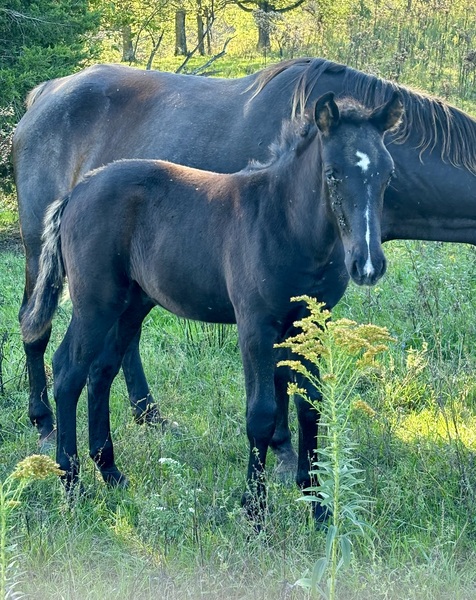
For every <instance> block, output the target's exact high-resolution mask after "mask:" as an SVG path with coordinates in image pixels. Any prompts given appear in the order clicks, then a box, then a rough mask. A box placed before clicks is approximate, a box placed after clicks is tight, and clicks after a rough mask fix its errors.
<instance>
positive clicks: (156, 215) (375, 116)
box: [22, 92, 403, 512]
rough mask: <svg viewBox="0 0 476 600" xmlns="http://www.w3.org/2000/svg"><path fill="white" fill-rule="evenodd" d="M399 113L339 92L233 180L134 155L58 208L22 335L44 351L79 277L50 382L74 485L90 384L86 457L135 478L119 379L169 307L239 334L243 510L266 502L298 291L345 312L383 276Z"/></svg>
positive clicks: (305, 428) (304, 451) (301, 469)
mask: <svg viewBox="0 0 476 600" xmlns="http://www.w3.org/2000/svg"><path fill="white" fill-rule="evenodd" d="M402 111H403V106H402V101H401V97H400V94H399V93H398V92H395V93H394V94H393V96H392V98H391V99H390V100H389V101H388V102H387V103H386V104H385V105H383V106H382V107H380V108H377V109H374V110H368V109H366V108H364V107H363V106H362V105H360V104H358V103H357V102H355V101H353V100H350V99H343V100H337V101H336V100H335V98H334V94H333V93H328V94H325V95H323V96H322V97H321V98H319V99H318V101H317V102H316V105H315V108H314V110H313V111H311V112H310V114H308V115H306V116H305V118H303V119H295V120H292V121H290V122H287V123H286V124H285V126H284V127H283V130H282V133H281V137H280V138H279V140H278V142H277V143H276V144H275V145H274V146H273V148H272V154H273V158H272V160H271V161H270V162H269V163H267V164H264V165H263V164H258V163H252V164H250V165H249V166H248V167H247V168H245V169H244V170H242V171H240V172H238V173H235V174H230V175H223V174H217V173H211V172H205V171H200V170H196V169H192V168H188V167H184V166H179V165H176V164H173V163H169V162H163V161H156V160H123V161H118V162H115V163H112V164H110V165H108V166H106V167H104V168H101V169H98V170H95V171H93V172H91V173H90V174H89V175H87V176H86V177H85V179H84V180H83V181H82V182H81V183H79V184H78V185H77V186H76V187H75V188H74V190H73V191H72V192H71V194H70V195H69V196H66V197H65V198H64V199H62V200H60V201H58V202H57V203H55V204H54V205H53V206H52V207H51V209H50V210H49V212H48V214H47V219H46V225H45V231H44V246H43V250H42V253H41V258H40V273H39V278H38V281H37V284H36V286H35V289H34V292H33V295H32V298H31V300H30V302H29V303H28V305H27V308H26V310H25V312H24V314H23V318H22V332H23V336H24V339H25V340H26V341H27V342H34V341H35V340H36V339H38V338H39V337H41V335H42V334H43V333H44V331H45V330H46V329H47V328H48V327H49V326H50V323H51V319H52V317H53V313H54V310H55V308H56V306H57V303H58V298H59V295H60V292H61V288H62V286H63V282H64V278H65V276H67V277H68V283H69V291H70V296H71V301H72V305H73V314H72V319H71V323H70V325H69V327H68V330H67V332H66V335H65V337H64V339H63V341H62V343H61V345H60V346H59V348H58V350H57V351H56V353H55V356H54V360H53V375H54V393H55V399H56V404H57V419H58V435H57V460H58V463H59V465H60V467H61V468H62V469H63V470H64V471H65V473H66V475H65V480H66V483H67V485H68V486H69V485H71V484H72V483H74V482H76V480H77V478H78V473H79V462H78V455H77V441H76V406H77V401H78V398H79V395H80V393H81V390H82V389H83V387H84V386H85V384H86V381H87V382H88V411H89V445H90V455H91V457H92V458H93V459H94V461H95V463H96V465H97V466H98V468H99V470H100V472H101V474H102V476H103V478H104V480H105V481H106V482H108V483H110V484H112V485H124V484H125V483H126V478H125V476H124V475H123V474H122V473H121V471H119V469H118V468H117V467H116V464H115V462H114V453H113V444H112V440H111V433H110V424H109V392H110V386H111V383H112V381H113V379H114V377H115V375H116V374H117V372H118V370H119V368H120V365H121V361H122V358H123V356H124V353H125V351H126V349H127V347H128V345H129V343H130V341H131V340H132V339H133V338H134V336H135V335H136V334H137V331H138V330H139V328H140V326H141V323H142V321H143V319H144V318H145V316H146V315H147V314H148V312H149V311H150V310H151V309H152V307H153V306H154V305H160V306H162V307H164V308H166V309H167V310H169V311H171V312H172V313H175V314H176V315H179V316H181V317H185V318H190V319H196V320H200V321H207V322H216V323H236V324H237V326H238V335H239V344H240V350H241V355H242V360H243V368H244V374H245V385H246V398H247V409H246V420H247V435H248V440H249V446H250V452H249V464H248V473H247V481H248V487H247V492H245V495H244V504H245V505H246V506H247V508H248V510H249V512H253V510H254V509H253V507H255V506H256V504H255V499H254V498H253V495H254V494H252V493H251V492H252V491H254V490H256V489H257V497H258V499H259V502H258V506H260V504H261V503H262V501H263V497H264V494H263V493H262V492H263V477H262V475H263V470H264V466H265V461H266V453H267V449H268V447H269V446H270V444H271V443H272V439H273V434H274V432H275V427H276V422H277V419H278V416H279V415H278V411H279V404H278V403H277V402H276V395H277V393H278V388H279V387H280V386H281V385H282V383H283V380H284V379H286V377H287V376H286V377H284V379H283V377H282V375H278V373H279V372H280V370H278V371H276V362H277V352H276V350H275V349H274V344H275V343H277V342H280V341H282V340H283V339H284V338H285V337H286V336H288V335H289V334H290V333H291V332H292V331H293V322H294V321H295V320H296V319H297V318H299V316H300V315H301V314H302V312H303V310H304V306H299V307H296V305H295V304H294V303H291V302H290V298H291V297H292V296H296V295H300V294H308V295H314V296H316V297H317V298H319V300H321V301H324V302H326V303H328V305H330V306H333V305H335V303H336V302H337V301H338V300H339V299H340V297H341V296H342V294H343V293H344V291H345V288H346V286H347V284H348V281H349V277H350V278H352V279H353V280H354V281H355V282H356V283H357V284H359V285H364V284H365V285H372V284H374V283H375V282H376V281H377V280H378V279H379V278H380V277H381V276H382V275H383V274H384V272H385V268H386V264H385V257H384V254H383V251H382V247H381V231H380V219H381V214H382V206H383V197H384V192H385V189H386V187H387V185H388V184H389V182H390V180H391V177H392V174H393V168H394V165H393V160H392V158H391V156H390V154H389V152H388V150H387V149H386V147H385V145H384V142H383V136H384V133H385V131H387V130H389V129H391V128H393V127H394V126H395V125H396V124H397V123H398V122H399V121H400V118H401V115H402ZM105 215H108V217H107V218H105ZM111 219H112V220H113V222H114V223H115V226H114V227H111V226H110V220H111ZM300 385H302V387H308V386H306V383H305V382H300ZM309 394H310V395H311V396H312V397H314V398H315V397H316V395H317V391H316V390H309ZM297 408H298V419H299V425H300V444H299V446H300V447H299V454H298V475H297V482H298V484H299V485H302V486H307V485H309V483H310V481H309V461H310V460H311V459H312V457H313V454H314V452H315V444H316V434H317V420H318V415H317V413H316V412H315V411H314V410H313V409H312V408H311V407H310V405H309V404H308V403H307V402H305V401H303V400H302V399H298V400H297Z"/></svg>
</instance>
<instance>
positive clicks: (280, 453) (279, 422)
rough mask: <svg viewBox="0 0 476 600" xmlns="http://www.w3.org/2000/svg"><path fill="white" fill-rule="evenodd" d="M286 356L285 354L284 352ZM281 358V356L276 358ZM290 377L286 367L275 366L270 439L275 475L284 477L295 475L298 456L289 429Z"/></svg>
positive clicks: (293, 476) (289, 371)
mask: <svg viewBox="0 0 476 600" xmlns="http://www.w3.org/2000/svg"><path fill="white" fill-rule="evenodd" d="M286 356H287V354H286ZM278 360H281V357H279V358H278ZM291 379H292V374H291V370H290V369H289V368H288V367H277V368H276V370H275V374H274V384H275V391H276V407H277V415H276V428H275V430H274V434H273V437H272V439H271V443H270V446H271V449H272V450H273V452H274V453H275V455H276V459H277V461H278V466H277V468H276V473H277V475H278V476H279V477H280V478H282V479H283V480H284V479H286V480H287V479H288V478H292V479H294V478H295V477H296V471H297V462H298V457H297V454H296V452H295V450H294V448H293V446H292V443H291V431H290V430H289V394H288V383H289V382H290V381H291Z"/></svg>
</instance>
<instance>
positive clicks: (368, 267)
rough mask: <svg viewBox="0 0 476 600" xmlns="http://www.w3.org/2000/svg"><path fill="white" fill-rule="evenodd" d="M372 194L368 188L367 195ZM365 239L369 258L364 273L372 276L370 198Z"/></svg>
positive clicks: (366, 214) (366, 215) (366, 210)
mask: <svg viewBox="0 0 476 600" xmlns="http://www.w3.org/2000/svg"><path fill="white" fill-rule="evenodd" d="M369 195H370V189H369V188H367V196H369ZM365 241H366V242H367V260H366V262H365V265H364V275H365V276H366V277H371V276H372V275H373V274H374V266H373V264H372V259H371V258H370V198H369V199H368V200H367V207H366V209H365Z"/></svg>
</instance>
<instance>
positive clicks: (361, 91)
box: [253, 58, 476, 175]
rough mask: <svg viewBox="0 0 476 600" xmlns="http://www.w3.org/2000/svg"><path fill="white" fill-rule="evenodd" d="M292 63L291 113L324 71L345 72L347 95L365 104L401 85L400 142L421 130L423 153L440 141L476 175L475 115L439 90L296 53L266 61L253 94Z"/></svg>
mask: <svg viewBox="0 0 476 600" xmlns="http://www.w3.org/2000/svg"><path fill="white" fill-rule="evenodd" d="M291 68H293V69H294V70H295V71H296V74H295V75H294V81H293V83H294V86H295V87H294V94H293V99H292V114H293V115H303V113H304V111H305V107H306V105H307V102H308V100H309V97H310V96H311V94H312V92H313V90H314V87H315V86H316V85H317V84H318V81H319V78H320V77H321V76H322V75H323V74H324V73H334V74H342V77H343V85H342V87H343V95H345V96H347V95H348V96H352V97H354V98H356V99H357V100H358V101H359V102H361V103H362V104H363V105H365V106H373V107H377V106H380V105H381V104H384V103H385V102H387V101H388V100H389V99H390V98H391V96H392V94H393V92H394V91H395V90H398V91H399V92H400V94H401V95H402V100H403V105H404V108H405V115H404V118H403V120H402V123H401V125H400V127H399V128H398V130H397V131H396V132H395V133H394V137H393V141H394V142H395V143H399V144H402V143H404V142H405V141H406V140H407V139H408V137H409V135H410V133H411V132H412V133H415V132H419V133H420V138H419V140H418V145H417V148H419V149H420V158H421V155H422V154H423V153H424V152H425V151H426V150H430V151H432V150H434V149H435V148H436V146H437V145H439V146H440V148H441V150H440V154H441V158H442V160H444V161H448V162H449V163H451V164H452V165H454V166H456V167H465V168H466V169H468V170H469V171H471V172H472V173H473V174H475V175H476V152H475V151H474V148H476V121H475V120H474V119H473V118H471V117H470V116H468V115H467V114H465V113H464V112H463V111H461V110H459V109H458V108H456V107H454V106H452V105H450V104H448V103H447V102H444V101H443V100H441V99H440V98H437V97H435V96H431V95H429V94H424V93H421V92H417V91H415V90H412V89H411V88H408V87H405V86H403V85H399V84H397V83H394V82H392V81H388V80H386V79H382V78H380V77H375V76H374V75H368V74H366V73H363V72H362V71H357V70H356V69H353V68H352V67H348V66H346V65H342V64H339V63H335V62H332V61H330V60H326V59H323V58H297V59H292V60H287V61H283V62H281V63H278V64H276V65H272V66H270V67H268V68H267V69H265V70H264V71H262V72H261V73H260V75H259V76H258V78H257V79H256V81H255V83H254V84H253V88H254V95H253V97H254V96H256V95H257V94H259V93H260V91H261V90H262V89H263V88H264V87H265V86H266V85H267V84H268V83H269V82H270V81H272V80H273V79H274V78H275V77H276V76H277V75H279V74H280V73H283V72H284V71H288V69H291Z"/></svg>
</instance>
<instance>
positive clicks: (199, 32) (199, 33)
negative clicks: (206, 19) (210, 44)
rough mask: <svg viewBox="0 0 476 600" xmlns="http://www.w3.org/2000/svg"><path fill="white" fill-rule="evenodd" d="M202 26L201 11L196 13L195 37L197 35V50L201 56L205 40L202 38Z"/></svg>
mask: <svg viewBox="0 0 476 600" xmlns="http://www.w3.org/2000/svg"><path fill="white" fill-rule="evenodd" d="M204 32H205V30H204V27H203V16H202V13H200V12H198V13H197V37H198V51H199V53H200V55H201V56H205V40H204V35H203V34H204Z"/></svg>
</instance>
